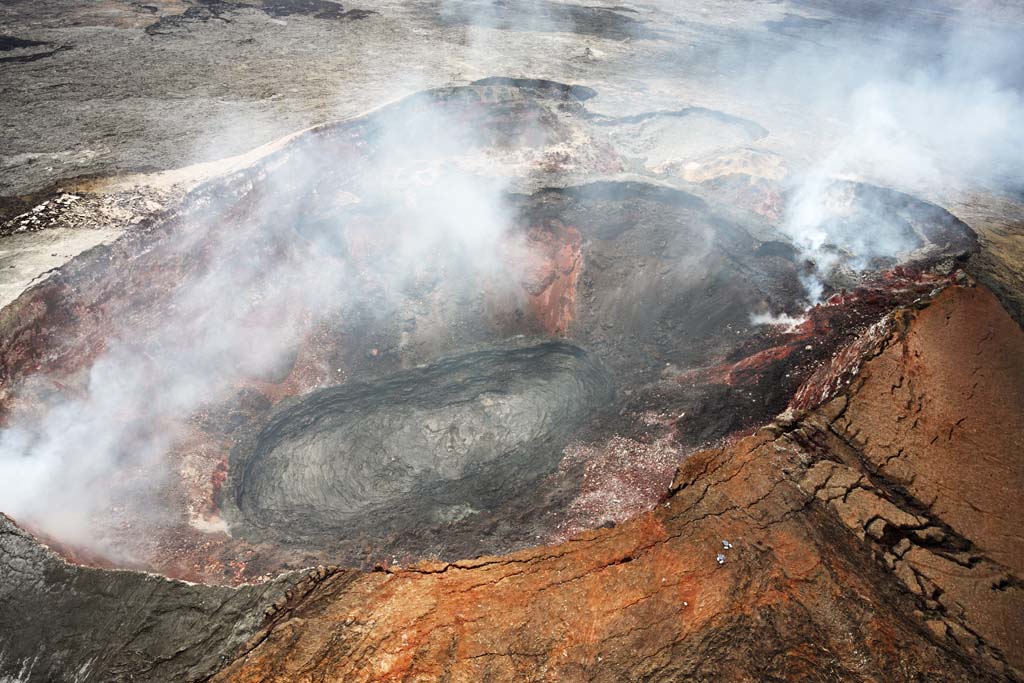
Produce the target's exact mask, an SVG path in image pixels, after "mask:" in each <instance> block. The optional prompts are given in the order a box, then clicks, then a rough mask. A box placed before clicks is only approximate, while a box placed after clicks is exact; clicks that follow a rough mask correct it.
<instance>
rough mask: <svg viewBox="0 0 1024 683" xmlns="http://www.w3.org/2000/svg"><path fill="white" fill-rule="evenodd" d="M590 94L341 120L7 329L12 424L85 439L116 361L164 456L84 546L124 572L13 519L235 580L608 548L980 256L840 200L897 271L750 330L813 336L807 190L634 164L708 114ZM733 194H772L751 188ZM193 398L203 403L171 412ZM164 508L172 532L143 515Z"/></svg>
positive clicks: (526, 90) (505, 94)
mask: <svg viewBox="0 0 1024 683" xmlns="http://www.w3.org/2000/svg"><path fill="white" fill-rule="evenodd" d="M592 95H593V93H592V92H591V91H588V90H587V89H582V88H576V87H570V86H563V85H561V84H554V83H551V82H547V81H530V80H526V79H501V78H492V79H486V80H485V81H481V82H480V83H478V84H474V85H471V86H465V87H457V88H445V89H440V90H435V91H430V92H426V93H421V94H418V95H415V96H412V97H410V98H407V99H405V100H402V101H400V102H398V103H395V104H393V105H390V106H388V107H385V108H383V109H381V110H378V111H376V112H373V113H371V114H368V115H366V116H363V117H359V118H356V119H352V120H349V121H345V122H342V123H338V124H333V125H329V126H322V127H320V128H317V129H314V130H311V131H309V132H306V133H305V134H303V135H301V136H299V137H297V138H296V139H295V140H293V141H291V142H289V143H287V144H286V145H284V146H283V147H282V148H280V149H279V150H277V151H275V152H273V153H271V154H269V155H268V156H267V157H265V158H264V159H262V160H261V161H259V162H258V163H256V164H255V165H253V166H251V167H248V168H245V169H243V170H241V171H238V172H236V173H233V174H231V175H228V176H227V177H224V178H218V179H215V180H213V181H210V182H208V183H206V184H204V185H202V186H200V187H199V188H198V189H196V190H195V191H193V192H192V193H191V194H189V195H188V196H187V197H186V199H185V200H184V201H183V202H182V203H181V204H180V205H177V206H174V207H171V208H169V209H168V210H167V211H165V212H164V213H163V214H161V215H158V216H155V217H152V218H149V219H147V220H146V221H144V222H143V223H142V224H140V225H139V226H138V227H137V228H136V229H134V230H133V231H131V232H129V233H127V234H125V235H124V236H123V237H122V238H120V239H119V240H117V241H116V242H115V243H113V244H112V245H109V246H100V247H96V248H94V249H92V250H91V251H89V252H87V253H85V254H83V255H81V256H79V257H78V258H76V259H74V260H73V261H71V262H70V263H69V264H67V265H66V266H64V267H63V268H61V269H60V270H59V271H58V272H57V273H55V274H53V276H51V277H50V278H49V279H47V280H46V281H45V282H43V283H41V284H39V285H37V286H35V287H33V288H31V289H29V290H28V291H27V292H26V293H25V294H23V295H22V296H21V297H20V298H19V299H18V300H17V301H15V302H14V303H13V304H11V305H10V306H8V307H7V308H5V309H4V311H3V313H2V319H0V329H2V331H3V334H2V335H0V339H2V342H0V343H2V344H3V348H2V351H3V354H2V367H0V378H2V380H3V384H2V386H3V394H2V407H3V411H4V415H5V418H6V420H7V422H8V424H16V425H28V427H27V430H28V432H29V433H30V434H34V435H35V436H34V438H41V437H40V436H39V432H40V431H41V430H42V429H43V428H44V426H45V425H46V424H47V423H46V415H47V414H48V413H49V412H52V411H54V410H57V409H58V408H59V407H61V406H65V405H67V404H68V403H69V402H70V403H71V404H72V405H75V406H79V408H76V410H78V409H81V410H83V411H85V412H84V413H83V415H85V416H86V419H87V418H88V412H87V408H81V405H86V406H88V401H89V396H90V392H95V391H97V386H98V385H97V384H96V383H97V381H99V380H98V379H97V378H98V377H99V376H100V375H101V374H102V371H103V368H106V369H107V370H108V371H116V370H117V369H118V368H119V367H120V366H123V365H124V364H125V363H127V364H129V365H130V368H131V370H132V372H133V373H134V374H135V376H136V378H137V379H136V381H137V382H139V384H138V385H137V386H135V387H134V388H133V391H135V392H137V394H138V395H139V401H140V403H138V404H131V405H130V407H129V408H128V412H126V413H125V414H122V415H120V416H119V417H118V419H119V420H123V421H124V423H125V424H127V425H129V427H128V428H126V429H125V430H124V431H123V432H122V437H121V440H120V442H119V443H117V444H115V447H116V448H117V449H121V450H122V451H124V452H129V451H131V450H132V449H137V448H140V447H141V446H140V444H142V443H148V442H150V441H152V440H153V439H154V438H156V436H155V435H157V434H158V433H160V432H161V431H162V430H165V431H167V432H168V433H170V434H173V437H172V438H171V439H170V441H169V443H168V446H167V448H166V452H160V453H159V454H158V455H157V456H155V457H154V458H153V459H150V460H146V461H143V462H142V463H141V464H140V465H138V466H135V467H133V468H130V469H128V470H127V471H119V472H117V474H116V476H114V477H111V478H109V479H107V480H105V481H102V482H95V483H96V485H98V486H100V485H102V486H107V487H109V488H110V491H111V494H110V500H111V503H110V505H109V506H108V507H107V508H106V509H103V510H99V511H94V512H93V513H92V514H93V517H94V519H89V520H86V525H87V526H88V525H91V524H93V523H95V524H96V529H97V535H98V536H99V537H101V538H102V539H103V540H104V544H105V545H104V546H103V547H107V548H115V547H116V548H118V549H119V550H118V552H117V553H112V552H105V551H103V550H102V549H101V550H99V551H97V550H96V548H95V547H92V548H90V549H88V550H86V549H85V548H81V547H77V546H76V542H75V540H74V539H63V538H61V537H60V533H59V531H55V530H50V529H47V528H46V527H45V526H38V527H35V526H33V521H32V520H31V519H28V520H23V522H24V523H25V524H26V525H27V526H28V527H29V528H34V529H35V530H36V531H37V532H38V533H39V534H40V535H41V536H42V537H44V538H47V539H49V540H50V541H51V543H52V545H53V547H55V548H57V549H60V550H61V551H62V552H64V553H65V555H66V556H68V557H70V558H72V559H78V560H87V559H91V561H92V562H93V563H94V564H99V565H104V566H125V567H132V568H144V569H147V570H150V571H156V572H160V573H164V574H166V575H169V576H173V577H181V578H188V579H192V580H201V581H204V582H212V583H230V584H235V583H239V582H243V581H247V580H253V579H254V578H258V577H260V576H263V575H266V574H273V573H275V572H277V571H280V570H281V569H287V568H293V567H301V566H309V565H311V564H342V565H352V566H358V567H372V566H380V565H382V564H385V565H386V564H391V563H408V562H413V561H416V560H419V559H423V558H439V559H457V558H459V557H473V556H478V555H481V554H487V553H500V552H507V551H509V550H512V549H515V548H521V547H524V546H526V545H530V544H535V543H538V542H548V541H552V540H558V539H561V538H566V537H567V536H569V535H571V534H573V533H577V532H579V531H580V530H582V529H586V528H593V527H598V526H601V525H614V524H616V523H619V522H622V521H624V520H625V519H627V518H629V517H630V516H632V515H635V514H637V513H638V512H640V511H642V510H645V509H649V508H650V507H651V506H653V505H655V504H656V503H657V502H658V501H659V500H660V499H661V498H662V496H663V495H664V493H665V491H666V490H667V489H668V486H669V484H670V482H671V479H672V476H673V473H674V471H675V468H676V467H677V466H678V464H679V463H680V462H681V461H682V460H683V459H684V458H685V456H686V454H687V453H688V452H690V450H692V449H693V448H695V447H697V446H701V445H707V444H711V443H715V442H718V441H720V440H722V439H724V438H726V437H728V436H730V435H736V434H742V433H744V430H750V429H753V428H755V427H757V426H758V425H760V424H763V423H765V422H767V421H768V420H770V419H771V418H772V417H773V416H774V415H775V414H777V413H779V412H781V411H782V410H784V409H785V408H786V407H787V405H788V404H789V401H790V399H791V397H792V396H793V394H794V393H795V392H796V391H797V389H798V388H800V387H801V385H803V384H804V383H805V382H806V381H807V380H808V379H809V378H811V377H812V375H813V373H814V372H815V371H816V370H818V369H819V368H820V367H821V366H822V364H823V363H825V362H826V361H828V360H829V359H830V358H831V357H832V354H833V353H834V352H835V351H836V350H837V349H838V348H840V347H842V346H843V345H845V344H846V343H848V342H849V341H850V340H851V339H852V338H853V337H854V336H856V335H857V334H860V333H861V332H863V331H865V330H867V329H868V328H869V327H871V326H872V325H874V324H875V323H877V322H878V321H880V320H881V319H882V318H883V317H884V316H885V315H886V314H887V313H889V312H890V311H891V310H893V309H895V308H897V307H899V306H905V305H911V304H913V303H914V302H920V301H923V300H927V299H928V298H929V297H930V296H932V295H933V294H934V293H935V292H936V291H939V290H941V288H942V287H944V286H946V285H948V284H950V283H952V282H953V281H954V280H955V279H956V278H958V277H961V275H959V274H958V271H957V265H958V263H960V262H961V261H962V260H963V259H965V258H966V257H967V256H968V255H969V254H970V253H972V252H973V251H974V250H975V249H976V240H975V238H974V236H973V233H971V231H970V229H969V228H967V226H965V225H964V224H963V223H961V222H960V221H958V220H957V219H956V218H954V217H953V216H951V215H950V214H948V213H947V212H945V211H944V210H942V209H941V208H939V207H937V206H934V205H931V204H928V203H926V202H923V201H920V200H917V199H914V198H912V197H909V196H907V195H903V194H900V193H897V192H893V191H890V190H885V189H882V188H875V187H872V186H868V185H863V184H856V183H849V182H837V183H834V184H833V185H832V187H831V189H830V193H831V196H832V203H833V205H834V206H835V207H838V208H837V209H836V213H835V215H836V218H835V220H836V221H839V222H842V223H843V230H844V231H847V232H848V231H849V230H850V229H851V226H853V229H855V228H856V225H857V224H858V222H861V223H863V222H864V221H870V220H874V219H875V218H876V217H877V216H878V215H880V214H881V213H885V214H886V215H887V216H889V218H888V220H895V221H897V222H898V223H899V230H898V232H899V238H900V240H901V242H902V243H903V244H904V247H905V248H904V252H903V257H902V258H901V259H896V260H893V259H890V260H888V261H886V260H879V261H875V262H870V263H866V264H865V263H859V262H855V261H854V260H853V259H852V258H848V254H847V252H844V251H843V249H842V248H841V247H839V246H837V247H836V251H835V253H836V265H835V266H834V267H833V268H832V270H831V271H830V272H828V273H824V274H823V277H824V286H825V288H826V293H827V294H829V295H831V297H832V298H830V299H828V300H827V301H825V302H824V303H822V304H820V305H818V306H816V307H813V308H811V309H810V311H809V312H808V314H807V315H806V316H804V317H803V318H802V319H801V320H798V321H797V323H796V324H795V325H794V326H791V327H788V328H787V327H786V326H785V325H783V324H769V325H765V324H756V323H755V322H753V320H752V316H753V315H754V314H758V313H760V314H768V315H771V316H787V315H788V316H790V317H792V318H799V317H800V316H802V315H803V311H804V309H805V308H806V306H807V301H806V293H805V290H804V286H803V284H802V283H803V281H804V280H805V279H806V278H807V277H808V276H809V275H811V274H813V273H814V271H815V264H813V263H810V262H808V261H807V260H806V258H805V257H803V256H801V254H800V251H799V249H798V248H797V247H796V246H794V244H793V243H792V242H791V240H790V239H789V238H788V237H787V236H786V235H785V233H784V232H783V231H780V229H779V226H778V224H777V219H776V218H775V217H774V216H773V215H772V213H771V212H766V211H764V210H763V207H764V206H766V205H771V204H773V203H775V204H777V203H778V202H784V201H786V197H787V196H788V195H787V193H788V189H787V187H786V186H785V185H784V184H782V183H780V182H776V181H766V180H765V179H764V178H763V177H755V176H748V175H744V174H743V173H742V172H741V171H742V170H743V167H742V164H741V165H740V167H739V168H737V165H736V164H735V163H729V164H722V165H721V167H722V168H723V169H724V171H723V173H722V174H720V175H716V176H714V177H711V178H706V179H705V180H704V181H702V182H697V183H694V182H689V181H686V180H684V179H682V178H680V176H679V175H678V174H679V169H680V168H681V167H682V166H681V165H680V164H666V163H663V161H664V160H661V161H659V162H658V164H656V165H655V166H651V165H650V164H648V163H647V160H646V159H645V157H643V156H637V155H638V154H643V150H644V149H649V148H659V149H660V147H658V145H657V140H655V139H654V138H656V137H657V136H658V135H659V134H661V135H669V136H671V137H672V138H673V144H674V145H675V146H676V147H677V148H681V149H686V148H687V146H686V144H685V141H684V140H681V139H680V136H685V133H686V126H687V124H686V122H687V120H688V119H687V116H688V114H687V113H686V112H685V111H684V112H682V113H680V112H673V113H668V114H665V113H659V112H652V113H650V114H648V115H644V116H640V117H627V118H625V119H623V120H621V121H616V120H613V119H609V118H608V117H600V116H596V115H593V114H591V113H590V112H588V111H587V109H586V107H585V104H584V101H585V100H586V99H588V98H590V97H591V96H592ZM695 115H696V116H697V118H696V119H694V125H695V126H696V128H695V130H696V131H697V132H696V133H695V135H697V137H700V136H702V135H703V132H702V131H705V132H706V127H707V125H709V123H708V122H709V121H711V122H713V124H714V125H719V126H734V127H735V134H736V139H737V141H738V142H737V143H736V144H739V145H742V144H743V141H744V140H748V139H749V135H751V134H752V133H751V131H754V134H756V135H763V134H765V131H763V129H758V127H757V126H756V125H754V124H751V123H750V122H745V121H743V120H740V119H736V118H735V117H729V116H727V115H724V114H721V115H718V114H714V113H709V112H708V111H706V110H698V111H696V112H695ZM659 117H662V118H663V120H664V121H665V122H666V125H651V122H652V121H658V120H659ZM641 124H642V125H644V126H645V128H644V130H645V137H644V138H643V139H642V140H641V141H640V142H637V140H636V139H634V138H635V136H634V135H632V134H631V133H630V131H633V130H635V128H636V126H637V125H641ZM668 124H671V125H668ZM623 141H628V144H625V143H624V142H623ZM693 153H695V154H699V155H705V154H708V153H712V154H717V153H719V152H717V151H713V150H712V151H710V152H709V150H708V149H703V148H700V149H697V150H696V151H694V152H693ZM683 160H685V157H684V159H683ZM705 162H706V159H705ZM636 169H646V170H645V173H647V175H637V174H636V173H635V172H634V170H636ZM723 178H726V179H731V180H730V182H726V183H724V184H723V183H722V182H721V181H722V179H723ZM742 178H746V179H755V180H757V181H758V182H755V183H753V184H752V185H748V186H747V189H746V190H744V191H743V192H742V193H739V194H737V193H736V192H735V191H734V190H735V188H736V187H737V186H736V183H735V182H734V181H735V180H736V179H742ZM744 182H745V181H744ZM750 188H753V191H751V190H750ZM425 216H427V217H428V218H427V219H426V220H437V219H436V217H437V216H445V220H444V222H443V225H441V226H440V227H439V228H436V226H435V228H436V229H427V228H425V227H424V225H423V221H424V220H425V218H424V217H425ZM495 216H497V217H498V218H497V219H496V218H495ZM893 217H895V218H893ZM495 225H499V226H500V227H498V228H496V227H495ZM424 235H428V236H426V237H425V236H424ZM410 245H412V246H410ZM897 261H902V262H903V264H904V265H903V266H899V263H897ZM897 266H899V267H897ZM297 274H298V275H297ZM197 282H199V283H203V286H202V287H201V288H198V289H197V288H196V287H195V286H194V283H197ZM225 288H229V289H225ZM168 321H170V322H168ZM218 330H232V332H230V333H226V332H225V333H223V334H226V335H229V336H232V339H229V340H225V341H224V342H223V343H222V344H221V343H219V342H218V334H220V333H219V332H218ZM268 330H275V332H273V333H269V332H268ZM280 330H284V332H281V331H280ZM239 335H240V336H241V339H242V340H243V341H241V342H240V341H239V340H238V339H237V337H238V336H239ZM168 347H171V350H168ZM196 348H202V349H204V351H203V353H202V355H201V356H199V355H196V354H198V353H199V352H198V351H196V350H195V349H196ZM211 348H212V349H213V351H210V349H211ZM190 354H191V355H190ZM182 366H187V367H198V370H197V371H194V372H196V373H197V374H196V376H195V377H182V376H181V375H180V373H179V368H180V367H182ZM98 368H99V369H98ZM122 369H123V368H122ZM211 377H212V378H213V381H211V380H210V378H211ZM194 386H212V387H213V389H211V390H210V391H209V393H208V395H205V396H203V397H202V400H199V401H196V402H195V403H194V405H193V403H190V402H189V401H188V400H186V399H180V401H181V405H182V406H185V407H186V408H187V409H186V408H178V409H177V410H178V412H177V413H175V412H174V410H171V409H165V408H164V407H163V406H164V403H165V402H170V403H171V404H173V405H178V404H177V403H175V401H178V400H179V397H178V395H179V394H180V393H185V394H187V393H188V392H189V391H193V390H194V389H193V387H194ZM613 387H614V388H613ZM821 391H823V392H826V393H827V391H828V390H827V388H822V389H821ZM804 393H805V395H808V394H809V393H813V392H810V390H807V389H805V390H804ZM142 397H148V398H142ZM76 402H77V403H76ZM86 446H88V444H86ZM624 447H625V448H627V450H628V451H629V453H630V457H628V458H626V457H622V456H621V450H622V448H624ZM229 454H230V455H229ZM580 454H587V455H585V457H581V456H580ZM640 472H643V475H642V476H641V475H640V474H639V473H640ZM630 480H634V481H640V480H642V481H643V485H642V486H636V487H628V486H627V487H623V484H622V482H624V481H630ZM154 496H155V497H156V498H158V499H159V500H161V501H162V503H164V504H165V507H166V509H169V510H171V511H172V512H171V513H170V514H167V515H164V516H160V517H156V518H154V517H153V516H152V515H148V514H147V513H146V512H145V510H146V509H147V508H148V507H149V505H150V503H151V502H152V500H153V499H154Z"/></svg>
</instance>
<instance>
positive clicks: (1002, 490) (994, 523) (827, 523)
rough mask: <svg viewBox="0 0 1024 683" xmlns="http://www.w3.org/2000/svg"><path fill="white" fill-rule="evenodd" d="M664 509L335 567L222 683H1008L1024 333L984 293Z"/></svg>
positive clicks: (932, 317)
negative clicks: (517, 538)
mask: <svg viewBox="0 0 1024 683" xmlns="http://www.w3.org/2000/svg"><path fill="white" fill-rule="evenodd" d="M871 334H872V338H871V340H870V344H869V347H870V350H869V351H867V352H866V354H865V356H864V357H862V359H861V364H860V365H859V368H858V371H857V372H856V375H855V378H854V379H853V381H852V382H850V383H849V384H848V385H846V386H844V387H843V388H842V389H841V390H839V391H838V392H836V395H835V396H831V397H829V398H828V399H827V400H825V401H824V402H823V403H821V404H820V405H818V406H816V407H814V408H813V409H810V410H807V411H803V412H800V413H796V412H794V413H791V414H789V415H787V416H786V417H785V418H784V419H780V420H777V421H776V422H774V423H773V424H771V425H769V426H767V427H765V428H763V429H760V430H758V431H757V432H756V433H755V434H752V435H751V436H748V437H746V438H743V439H740V440H737V441H735V442H733V443H730V444H728V445H726V446H724V447H722V448H716V449H712V450H706V451H702V452H699V453H696V454H694V455H692V456H690V458H689V459H688V460H687V462H686V464H685V465H684V466H683V467H682V468H681V469H680V471H679V473H678V475H677V477H676V480H675V482H674V483H673V485H672V488H671V489H670V491H669V493H668V494H667V495H666V497H665V499H664V502H663V503H662V504H660V505H659V506H658V507H657V508H656V509H655V510H654V511H652V512H650V513H647V514H644V515H641V516H639V517H638V518H636V519H634V520H631V521H629V522H626V523H625V524H622V525H619V526H617V527H615V528H613V529H602V530H598V531H594V532H588V533H584V534H581V535H580V536H578V537H577V538H574V539H572V540H571V541H569V542H567V543H564V544H561V545H555V546H545V547H540V548H536V549H531V550H527V551H523V552H519V553H515V554H512V555H508V556H504V557H483V558H478V559H475V560H466V561H461V562H452V563H440V564H431V563H421V564H418V565H415V566H411V567H406V568H382V569H381V570H380V571H378V572H375V573H371V574H368V575H353V574H352V573H350V572H337V573H334V574H332V575H330V576H328V577H327V578H325V579H323V580H321V581H319V582H318V583H317V585H316V586H315V587H314V588H313V589H312V590H310V591H309V592H304V593H303V594H302V596H301V597H300V598H299V599H295V600H292V601H290V602H288V603H287V604H285V605H283V606H282V607H281V608H280V609H279V610H277V611H276V612H275V613H274V614H273V615H272V616H271V617H270V618H269V620H268V623H267V624H266V626H265V628H264V629H263V631H262V632H261V633H259V634H258V635H257V636H255V637H254V639H253V640H252V641H251V642H250V644H249V645H248V646H246V648H245V651H244V653H243V654H242V655H241V656H240V657H239V658H238V660H237V661H235V662H234V663H232V664H231V665H230V666H229V667H227V668H226V669H225V670H224V671H223V672H221V673H220V674H218V676H217V677H215V679H214V680H217V681H305V680H309V681H312V680H346V681H373V680H394V681H416V680H451V681H479V680H588V681H604V680H607V681H621V680H646V681H656V680H657V681H661V680H729V681H764V680H808V681H854V680H856V681H922V680H928V681H983V680H984V681H997V680H1018V679H1019V678H1020V676H1021V672H1022V671H1024V642H1022V637H1024V636H1022V634H1024V592H1022V586H1021V583H1020V578H1019V577H1020V575H1021V571H1022V561H1024V555H1022V553H1021V551H1020V546H1019V545H1017V544H1016V543H1015V540H1016V539H1017V538H1018V536H1019V527H1020V521H1021V519H1020V516H1021V515H1020V510H1019V507H1018V499H1019V494H1018V492H1019V490H1020V485H1021V483H1022V477H1024V462H1022V461H1021V459H1020V457H1019V454H1020V453H1021V452H1022V451H1021V444H1022V440H1024V422H1022V415H1024V333H1022V332H1021V330H1020V328H1019V327H1018V326H1017V325H1016V324H1015V323H1014V322H1013V321H1012V320H1011V319H1010V318H1009V317H1008V316H1007V315H1006V313H1005V312H1004V311H1003V310H1002V308H1001V307H1000V306H999V304H998V303H997V302H996V300H995V299H994V298H993V297H992V295H991V294H990V293H988V292H987V291H986V290H984V289H983V288H981V287H953V288H950V289H948V290H946V291H945V292H944V293H943V294H941V295H940V296H939V297H938V298H937V299H936V300H935V301H934V302H932V303H931V304H930V305H928V306H927V307H925V308H924V309H923V310H912V309H905V310H902V311H899V312H897V313H895V314H894V315H893V316H891V317H890V318H889V319H887V321H886V323H885V324H884V325H882V326H880V327H879V328H877V329H875V330H873V331H872V333H871Z"/></svg>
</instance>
